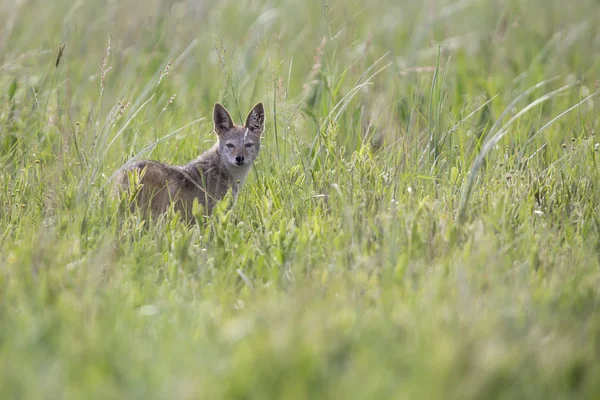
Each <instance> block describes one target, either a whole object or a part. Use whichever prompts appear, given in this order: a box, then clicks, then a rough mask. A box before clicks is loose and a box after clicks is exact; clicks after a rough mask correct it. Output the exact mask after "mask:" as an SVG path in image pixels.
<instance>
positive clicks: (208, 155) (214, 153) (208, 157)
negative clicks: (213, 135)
mask: <svg viewBox="0 0 600 400" xmlns="http://www.w3.org/2000/svg"><path fill="white" fill-rule="evenodd" d="M190 164H192V165H193V167H194V168H193V169H195V170H204V171H206V172H208V171H212V173H218V174H219V175H221V176H223V177H224V178H227V181H228V184H229V186H233V187H234V188H236V189H237V188H239V187H241V186H242V185H243V184H244V182H245V181H246V177H247V176H248V172H250V168H251V167H252V165H251V164H246V165H244V166H241V167H238V166H236V165H232V164H230V163H228V162H227V161H225V160H223V159H222V157H221V154H220V153H219V146H218V144H215V145H214V146H213V147H211V148H210V149H209V150H207V151H206V152H204V153H203V154H202V155H201V156H200V157H198V158H197V159H196V160H194V161H192V162H191V163H190ZM209 173H210V172H209Z"/></svg>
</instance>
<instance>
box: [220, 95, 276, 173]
mask: <svg viewBox="0 0 600 400" xmlns="http://www.w3.org/2000/svg"><path fill="white" fill-rule="evenodd" d="M213 120H214V123H215V131H216V132H217V136H218V137H219V154H220V156H221V162H222V163H223V164H224V165H226V166H227V168H228V169H230V170H231V171H232V172H233V171H235V170H236V169H248V168H249V167H250V166H251V165H252V163H253V162H254V160H256V157H258V152H259V151H260V136H261V134H262V132H263V129H264V127H265V109H264V107H263V105H262V103H258V104H257V105H255V106H254V108H253V109H252V110H251V111H250V113H249V114H248V116H247V117H246V123H245V124H244V126H238V125H236V124H234V123H233V120H232V119H231V115H229V113H228V112H227V110H226V109H225V107H223V106H222V105H221V104H219V103H217V104H215V109H214V111H213Z"/></svg>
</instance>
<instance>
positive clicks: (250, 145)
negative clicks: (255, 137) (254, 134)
mask: <svg viewBox="0 0 600 400" xmlns="http://www.w3.org/2000/svg"><path fill="white" fill-rule="evenodd" d="M252 146H254V143H246V148H248V147H252Z"/></svg>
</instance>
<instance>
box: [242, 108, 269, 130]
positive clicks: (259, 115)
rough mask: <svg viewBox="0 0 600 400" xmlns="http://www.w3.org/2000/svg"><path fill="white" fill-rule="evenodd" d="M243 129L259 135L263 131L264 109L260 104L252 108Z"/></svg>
mask: <svg viewBox="0 0 600 400" xmlns="http://www.w3.org/2000/svg"><path fill="white" fill-rule="evenodd" d="M244 128H248V129H249V130H250V131H251V132H254V133H255V134H257V135H260V134H261V133H262V131H263V130H264V129H265V108H264V107H263V104H262V103H258V104H257V105H255V106H254V108H253V109H252V111H250V113H249V114H248V116H247V117H246V123H245V124H244Z"/></svg>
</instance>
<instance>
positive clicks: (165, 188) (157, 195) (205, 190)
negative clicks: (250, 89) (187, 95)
mask: <svg viewBox="0 0 600 400" xmlns="http://www.w3.org/2000/svg"><path fill="white" fill-rule="evenodd" d="M213 121H214V128H215V132H216V134H217V138H218V140H217V143H215V145H214V146H213V147H212V148H211V149H209V150H207V151H206V152H205V153H203V154H202V155H201V156H200V157H198V158H197V159H195V160H193V161H191V162H190V163H188V164H185V165H182V166H174V165H167V164H162V163H159V162H156V161H150V160H144V161H138V162H135V163H133V164H131V165H125V167H123V168H122V170H121V171H119V172H118V174H117V176H116V178H115V182H116V193H122V192H127V193H128V192H129V189H130V188H131V187H133V185H130V182H129V179H130V176H132V174H133V175H136V176H137V175H139V180H138V182H137V183H138V185H139V186H137V188H138V190H137V193H135V197H134V200H133V201H132V203H131V204H130V207H131V209H132V211H133V210H134V209H135V208H136V207H139V208H140V209H141V211H142V212H143V213H144V215H147V213H148V211H150V213H151V214H152V216H153V217H154V218H155V217H157V216H159V215H160V214H162V213H164V212H165V211H166V210H167V209H168V207H169V205H170V204H171V203H174V208H175V210H176V211H180V212H181V214H182V217H183V218H185V219H186V220H187V221H188V222H190V223H194V222H195V219H194V216H193V215H192V206H193V202H194V199H198V203H199V204H200V205H202V206H203V207H204V212H205V214H207V215H208V214H210V213H211V212H212V209H213V208H214V206H215V204H216V203H217V202H218V201H220V200H221V199H223V197H224V196H225V195H226V194H227V191H228V190H229V188H231V189H232V194H233V198H234V202H235V200H237V196H238V192H239V190H240V188H241V187H242V185H243V184H244V181H245V180H246V176H247V175H248V172H249V171H250V168H251V167H252V164H253V163H254V161H255V160H256V158H257V157H258V153H259V151H260V139H261V134H262V132H263V130H264V122H265V111H264V107H263V105H262V103H258V104H257V105H255V106H254V108H252V110H251V111H250V113H249V114H248V116H247V117H246V122H245V124H244V126H238V125H236V124H235V123H234V122H233V119H232V118H231V115H229V112H227V110H226V109H225V107H223V106H222V105H221V104H219V103H216V104H215V106H214V110H213ZM129 194H131V193H129Z"/></svg>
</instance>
